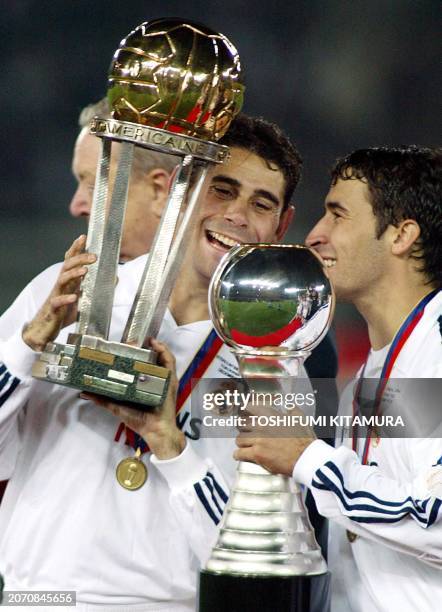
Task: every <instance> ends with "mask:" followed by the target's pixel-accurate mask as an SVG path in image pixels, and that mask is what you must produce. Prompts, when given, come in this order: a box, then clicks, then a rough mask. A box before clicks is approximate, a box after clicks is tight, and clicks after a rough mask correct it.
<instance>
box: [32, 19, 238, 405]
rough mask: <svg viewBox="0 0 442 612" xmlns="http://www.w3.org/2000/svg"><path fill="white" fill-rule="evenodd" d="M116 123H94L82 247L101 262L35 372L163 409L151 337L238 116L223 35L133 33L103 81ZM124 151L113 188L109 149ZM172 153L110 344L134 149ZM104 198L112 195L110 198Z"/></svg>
mask: <svg viewBox="0 0 442 612" xmlns="http://www.w3.org/2000/svg"><path fill="white" fill-rule="evenodd" d="M108 83H109V88H108V99H109V103H110V106H111V109H112V118H111V119H100V118H98V117H97V118H95V119H94V120H93V122H92V124H91V127H90V131H91V133H92V134H95V135H96V136H97V137H99V138H100V139H101V144H102V148H101V157H100V160H99V164H98V169H97V177H96V183H95V190H94V198H93V206H92V211H91V217H90V222H89V230H88V237H87V245H86V249H87V250H88V251H89V252H92V253H94V254H96V255H97V257H98V259H97V262H96V263H95V264H93V265H91V266H90V267H89V271H88V274H87V275H86V277H85V279H84V281H83V283H82V287H81V292H82V294H81V298H80V302H79V320H78V324H77V328H76V332H75V333H74V334H70V336H69V337H68V342H67V344H65V345H64V344H57V343H50V344H48V345H47V346H46V347H45V350H44V352H43V353H42V355H41V357H40V358H39V359H38V361H37V362H36V363H35V365H34V368H33V375H34V376H35V377H36V378H40V379H43V380H47V381H50V382H55V383H59V384H63V385H67V386H70V387H75V388H78V389H85V390H89V391H94V392H96V393H100V394H102V395H106V396H108V397H111V398H114V399H117V400H124V401H125V402H134V403H136V404H137V405H139V407H140V408H142V409H143V407H144V409H149V407H150V406H157V405H160V404H161V403H162V402H163V400H164V397H165V394H166V391H167V385H168V380H169V372H168V370H167V369H165V368H162V367H159V366H158V365H156V354H155V352H154V351H153V350H152V349H150V348H144V347H147V346H148V342H149V339H150V338H152V337H156V335H157V334H158V331H159V328H160V324H161V321H162V319H163V315H164V311H165V309H166V306H167V302H168V299H169V296H170V292H171V290H172V287H173V283H174V281H175V278H176V275H177V273H178V270H179V265H180V264H181V262H182V260H183V254H184V250H185V248H186V243H187V242H188V239H189V235H190V233H191V230H192V220H193V219H194V216H195V215H194V213H195V209H196V205H197V201H198V196H199V194H200V192H201V189H202V188H203V183H204V180H205V177H206V174H207V171H208V169H209V167H210V166H211V165H212V164H213V163H221V162H222V161H223V160H224V159H226V156H227V155H228V150H227V147H224V146H221V145H218V144H216V142H214V141H217V140H218V139H219V138H221V136H223V134H224V133H225V132H226V131H227V129H228V127H229V125H230V122H231V120H232V119H233V118H234V117H235V115H236V114H237V113H238V112H239V110H240V108H241V105H242V100H243V90H244V87H243V85H242V84H241V68H240V63H239V57H238V53H237V51H236V49H235V47H234V46H233V45H232V43H231V42H230V41H229V40H228V39H227V38H226V37H225V36H223V35H222V34H218V33H217V32H214V31H212V30H210V29H208V28H206V27H205V26H202V25H199V24H194V23H191V22H187V23H183V22H181V21H179V20H176V19H158V20H155V21H151V22H146V23H143V24H141V25H140V26H138V27H137V28H136V29H135V30H134V31H132V32H131V33H130V34H129V35H128V36H127V37H126V38H125V39H124V40H122V41H121V43H120V46H119V48H118V49H117V51H116V52H115V54H114V57H113V60H112V63H111V67H110V73H109V81H108ZM116 142H118V143H120V155H119V158H118V165H117V171H116V177H115V182H114V184H113V186H111V185H110V184H109V167H110V160H111V154H112V143H116ZM136 146H139V147H144V148H147V149H153V150H156V151H160V152H162V153H166V154H170V155H174V156H176V159H177V166H178V167H177V171H176V174H175V176H174V180H173V183H172V186H171V191H170V195H169V199H168V202H167V206H166V208H165V211H164V213H163V216H162V219H161V222H160V225H159V228H158V231H157V233H156V236H155V240H154V243H153V245H152V249H151V252H150V254H149V258H148V262H147V264H146V267H145V269H144V272H143V275H142V278H141V281H140V285H139V288H138V292H137V295H136V297H135V300H134V302H133V305H132V310H131V313H130V316H129V319H128V321H127V324H126V328H125V331H124V334H123V337H122V338H121V342H111V341H109V340H108V337H109V327H110V321H111V315H112V307H113V297H114V289H115V282H116V276H117V265H118V259H119V251H120V241H121V233H122V228H123V223H124V215H125V209H126V203H127V192H128V186H129V179H130V172H131V166H132V159H133V153H134V147H136ZM110 192H111V195H109V196H108V194H110Z"/></svg>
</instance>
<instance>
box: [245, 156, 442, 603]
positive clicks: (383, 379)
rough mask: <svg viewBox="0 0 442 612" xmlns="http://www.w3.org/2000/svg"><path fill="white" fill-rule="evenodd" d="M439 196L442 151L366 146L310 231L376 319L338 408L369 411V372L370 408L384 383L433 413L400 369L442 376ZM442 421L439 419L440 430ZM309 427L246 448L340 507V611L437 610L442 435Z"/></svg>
mask: <svg viewBox="0 0 442 612" xmlns="http://www.w3.org/2000/svg"><path fill="white" fill-rule="evenodd" d="M441 196H442V151H441V149H429V148H424V147H414V146H413V147H398V148H386V147H384V148H372V149H362V150H359V151H356V152H354V153H352V154H350V155H349V156H347V157H346V158H344V159H342V160H339V161H338V162H337V164H336V166H335V167H334V169H333V171H332V184H331V187H330V190H329V192H328V194H327V196H326V198H325V213H324V215H323V217H322V218H321V219H320V221H319V222H318V223H317V224H316V226H315V227H314V228H313V229H312V231H311V232H310V234H309V235H308V237H307V241H306V242H307V244H308V245H309V246H311V247H312V248H314V249H315V250H316V251H317V252H318V253H319V255H321V257H322V258H323V260H324V262H325V265H326V266H327V270H328V274H329V276H330V280H331V281H332V282H333V285H334V288H335V291H336V295H337V297H338V299H340V300H343V301H350V302H352V303H353V304H354V305H355V306H356V308H357V309H358V310H359V312H360V313H361V315H362V316H363V317H364V319H365V321H366V323H367V327H368V333H369V337H370V343H371V351H370V353H369V356H368V359H367V361H366V363H365V365H364V366H363V368H361V370H360V372H359V373H358V376H357V380H356V381H355V383H354V384H351V385H350V386H349V387H348V388H347V389H346V391H345V392H344V394H343V397H342V399H341V407H340V414H343V415H345V416H347V417H349V416H350V415H358V414H360V412H359V411H360V410H361V406H362V399H361V398H362V397H365V396H364V395H363V391H364V389H365V385H366V384H367V381H366V379H368V378H374V379H378V380H377V382H376V393H375V394H374V397H373V398H371V399H372V402H373V413H371V414H377V411H378V410H379V409H380V407H381V402H382V398H383V396H384V393H385V394H386V395H385V397H386V398H390V402H392V406H393V407H395V406H396V408H397V410H398V413H399V414H403V415H404V416H406V415H408V416H411V417H412V419H413V421H416V422H421V421H425V418H426V416H428V414H427V413H426V412H425V408H426V407H427V406H423V405H422V401H423V400H422V398H420V397H417V398H415V400H414V401H412V400H411V399H410V397H409V396H408V395H404V394H403V393H402V394H401V389H402V387H401V384H400V381H399V379H401V378H408V379H419V378H424V379H440V378H442V343H441V336H440V329H439V321H440V319H441V316H442V291H441V288H442V276H441V273H442V197H441ZM394 379H396V380H394ZM364 381H365V383H364ZM390 383H391V384H390ZM427 386H428V385H427ZM388 394H389V395H388ZM398 394H399V395H398ZM369 397H370V396H369ZM391 398H393V400H392V399H391ZM430 399H432V398H430ZM435 399H436V400H437V399H439V403H438V406H440V398H435ZM387 406H388V404H387ZM407 410H408V412H407ZM375 411H376V412H375ZM440 425H441V423H440V418H439V420H438V421H437V422H435V429H436V432H439V436H440ZM437 427H439V429H437ZM431 433H433V432H431ZM297 435H298V437H294V438H291V439H282V438H277V439H270V438H260V437H259V431H256V432H255V435H254V436H253V437H246V436H242V435H240V436H239V438H238V440H237V444H238V446H239V449H238V450H237V451H236V454H235V455H236V458H237V459H242V460H248V461H255V462H257V463H260V464H261V465H263V466H264V467H266V468H268V469H270V470H271V471H272V472H275V473H277V472H281V473H284V474H287V475H291V474H293V477H294V479H295V480H296V481H297V482H299V483H301V484H303V485H305V486H307V487H309V488H310V490H311V491H312V493H313V496H314V498H315V501H316V504H317V506H318V509H319V511H320V512H321V513H322V514H323V515H324V516H326V517H328V518H330V519H331V523H332V525H333V529H331V540H330V548H331V549H333V551H334V554H333V555H332V560H331V568H330V569H331V571H332V576H334V578H333V580H334V582H333V583H332V597H333V600H334V605H335V606H336V607H335V608H334V609H336V610H339V612H344V611H347V610H351V611H353V612H372V611H373V612H374V611H377V612H380V611H385V612H404V611H405V610H407V611H408V610H410V611H412V610H413V611H414V610H419V612H430V611H432V610H434V606H435V605H437V604H436V603H435V602H437V601H441V600H442V579H441V578H442V572H441V570H442V440H441V438H440V437H437V438H436V437H433V438H427V439H423V438H422V437H420V438H417V437H414V438H413V437H410V438H408V439H404V438H399V437H396V438H395V437H386V436H385V437H382V436H380V435H379V434H378V433H377V432H376V429H373V428H372V429H368V433H366V434H365V437H358V435H357V431H356V429H353V431H352V437H351V438H348V437H347V438H346V439H345V438H344V440H343V443H342V445H341V446H340V447H339V448H336V449H333V448H330V447H329V446H327V445H325V444H324V443H323V442H322V441H321V440H316V439H315V436H314V434H313V432H312V431H311V430H309V429H307V428H300V429H299V431H297ZM433 435H434V434H433Z"/></svg>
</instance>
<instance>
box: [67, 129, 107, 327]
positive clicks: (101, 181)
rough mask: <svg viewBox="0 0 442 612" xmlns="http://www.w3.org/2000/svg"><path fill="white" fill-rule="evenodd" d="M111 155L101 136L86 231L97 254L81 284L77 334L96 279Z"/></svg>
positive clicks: (85, 317)
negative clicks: (99, 153)
mask: <svg viewBox="0 0 442 612" xmlns="http://www.w3.org/2000/svg"><path fill="white" fill-rule="evenodd" d="M110 157H111V141H110V140H108V139H106V138H101V155H100V159H99V161H98V168H97V175H96V177H95V187H94V196H93V200H92V208H91V214H90V218H89V227H88V233H87V242H86V250H87V251H88V252H89V253H94V254H95V255H96V256H97V261H96V262H95V263H94V264H91V265H90V266H89V269H88V273H87V274H86V276H85V277H84V279H83V282H82V284H81V298H80V303H79V308H78V312H79V319H78V323H77V329H76V333H77V334H85V333H86V329H87V326H88V323H89V313H90V309H91V303H92V295H93V292H94V289H95V284H96V281H97V271H98V260H99V257H100V254H101V247H102V244H103V234H104V224H105V220H106V201H107V192H108V184H109V167H110Z"/></svg>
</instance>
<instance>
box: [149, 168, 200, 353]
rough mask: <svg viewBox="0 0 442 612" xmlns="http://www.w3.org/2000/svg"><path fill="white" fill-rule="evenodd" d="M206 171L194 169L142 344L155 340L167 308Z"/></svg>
mask: <svg viewBox="0 0 442 612" xmlns="http://www.w3.org/2000/svg"><path fill="white" fill-rule="evenodd" d="M208 171H209V167H208V166H200V167H198V168H196V172H197V173H198V176H197V178H196V181H195V186H194V188H193V190H192V195H191V196H190V200H189V203H188V205H187V208H186V212H185V213H184V217H183V220H182V221H181V224H180V227H179V229H178V232H177V235H176V238H175V240H174V242H173V245H172V249H171V251H170V255H169V258H168V260H167V264H166V268H165V270H164V277H163V278H164V280H163V285H162V286H161V287H160V292H159V294H158V296H157V297H156V298H155V299H154V300H153V302H152V316H151V317H149V318H147V317H146V322H145V325H144V329H142V330H141V331H140V335H139V338H140V339H141V338H142V339H143V340H142V342H144V341H145V340H146V338H156V337H157V336H158V333H159V331H160V327H161V323H162V321H163V318H164V313H165V311H166V308H167V303H168V301H169V297H170V294H171V292H172V288H173V286H174V284H175V281H176V278H177V276H178V272H179V271H180V268H181V265H182V263H183V257H184V254H185V253H186V251H187V246H188V243H189V239H190V237H191V235H192V230H193V228H194V226H195V220H196V219H195V217H196V215H195V209H196V208H197V205H198V199H199V195H200V193H201V189H202V186H203V184H204V181H205V179H206V176H207V173H208Z"/></svg>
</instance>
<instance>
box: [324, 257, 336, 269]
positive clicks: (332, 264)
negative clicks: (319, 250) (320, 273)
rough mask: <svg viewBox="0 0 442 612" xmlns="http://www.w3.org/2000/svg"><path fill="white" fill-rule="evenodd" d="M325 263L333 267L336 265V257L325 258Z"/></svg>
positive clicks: (326, 265)
mask: <svg viewBox="0 0 442 612" xmlns="http://www.w3.org/2000/svg"><path fill="white" fill-rule="evenodd" d="M324 265H325V267H326V268H333V266H335V265H336V259H328V258H327V259H324Z"/></svg>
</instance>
